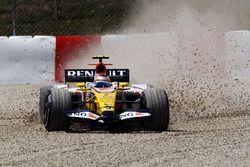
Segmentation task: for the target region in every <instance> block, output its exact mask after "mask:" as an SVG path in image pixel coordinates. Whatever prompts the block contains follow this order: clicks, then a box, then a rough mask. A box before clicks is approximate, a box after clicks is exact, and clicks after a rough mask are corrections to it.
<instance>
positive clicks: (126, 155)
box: [0, 84, 250, 166]
mask: <svg viewBox="0 0 250 167" xmlns="http://www.w3.org/2000/svg"><path fill="white" fill-rule="evenodd" d="M38 90H39V85H30V84H19V85H0V92H1V94H0V103H1V104H0V166H248V165H249V164H250V114H249V113H248V112H245V113H242V112H241V113H238V114H237V113H232V112H228V113H229V114H224V115H223V116H211V117H203V118H201V117H193V118H190V117H189V118H180V119H175V120H174V121H173V120H171V124H170V129H169V131H167V132H161V133H154V132H151V133H149V132H129V133H128V132H120V133H109V132H106V131H97V132H77V133H73V132H72V133H67V132H51V133H48V132H47V131H46V130H45V129H44V128H43V126H42V125H40V124H39V123H38V114H37V113H38V99H39V91H38ZM225 113H226V112H225ZM182 117H185V116H184V115H182Z"/></svg>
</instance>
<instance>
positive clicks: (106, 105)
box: [92, 90, 116, 115]
mask: <svg viewBox="0 0 250 167" xmlns="http://www.w3.org/2000/svg"><path fill="white" fill-rule="evenodd" d="M92 91H93V90H92ZM93 93H94V95H95V107H96V108H95V109H96V112H97V113H98V114H100V115H102V113H103V112H104V111H112V112H114V111H115V101H116V91H114V92H111V93H99V92H96V91H95V90H94V91H93Z"/></svg>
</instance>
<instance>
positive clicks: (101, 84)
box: [92, 81, 113, 88]
mask: <svg viewBox="0 0 250 167" xmlns="http://www.w3.org/2000/svg"><path fill="white" fill-rule="evenodd" d="M92 86H93V87H94V88H112V86H113V85H112V83H110V82H108V81H95V82H93V85H92Z"/></svg>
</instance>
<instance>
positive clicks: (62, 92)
mask: <svg viewBox="0 0 250 167" xmlns="http://www.w3.org/2000/svg"><path fill="white" fill-rule="evenodd" d="M44 106H45V114H44V127H45V129H47V131H60V130H68V128H69V120H68V119H67V118H66V116H65V110H66V109H70V108H71V94H70V92H69V91H68V90H66V89H55V88H51V89H50V91H49V94H48V95H47V96H46V99H45V105H44Z"/></svg>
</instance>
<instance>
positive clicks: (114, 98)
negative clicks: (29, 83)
mask: <svg viewBox="0 0 250 167" xmlns="http://www.w3.org/2000/svg"><path fill="white" fill-rule="evenodd" d="M93 58H94V59H99V62H98V63H97V64H91V65H95V69H66V70H65V84H64V85H49V86H43V87H42V88H41V89H40V103H39V105H40V106H39V115H40V120H41V122H42V123H43V124H44V126H45V128H46V130H48V131H60V130H68V129H69V128H70V125H71V124H72V123H73V122H80V123H82V124H86V125H88V126H92V127H96V126H100V127H115V126H117V124H123V123H125V124H127V123H130V122H133V123H138V124H139V125H141V127H143V128H144V130H152V131H164V130H167V128H168V124H169V102H168V97H167V94H166V92H165V91H164V90H162V89H154V88H152V87H151V86H148V85H146V84H131V86H130V84H129V70H128V69H107V68H106V66H107V65H112V64H105V63H103V59H108V58H109V57H108V56H103V55H98V56H94V57H93ZM72 85H73V86H72Z"/></svg>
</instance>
